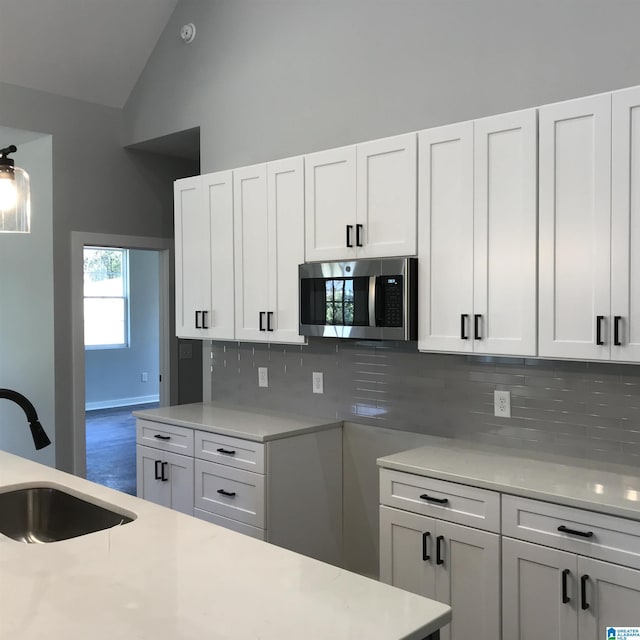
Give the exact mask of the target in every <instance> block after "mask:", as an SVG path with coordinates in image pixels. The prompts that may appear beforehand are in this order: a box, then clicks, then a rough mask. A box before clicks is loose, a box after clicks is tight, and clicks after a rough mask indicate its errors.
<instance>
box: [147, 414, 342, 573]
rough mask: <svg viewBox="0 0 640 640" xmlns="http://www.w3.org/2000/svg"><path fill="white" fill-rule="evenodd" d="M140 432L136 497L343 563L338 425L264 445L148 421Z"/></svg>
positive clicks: (307, 553) (278, 439)
mask: <svg viewBox="0 0 640 640" xmlns="http://www.w3.org/2000/svg"><path fill="white" fill-rule="evenodd" d="M256 419H259V418H256ZM136 428H137V442H138V445H137V452H138V469H137V473H138V497H140V498H144V499H146V500H150V501H151V502H156V503H157V504H161V505H163V506H166V507H170V508H172V509H176V510H179V511H182V512H184V513H188V514H190V515H194V516H195V517H197V518H200V519H201V520H206V521H208V522H212V523H214V524H217V525H220V526H223V527H226V528H228V529H232V530H233V531H237V532H239V533H244V534H246V535H250V536H252V537H254V538H258V539H260V540H265V541H267V542H271V543H273V544H276V545H278V546H281V547H284V548H286V549H290V550H292V551H296V552H298V553H302V554H304V555H307V556H310V557H312V558H316V559H318V560H322V561H324V562H329V563H331V564H334V565H337V566H341V565H342V428H341V427H335V428H330V429H326V430H323V431H317V432H312V433H298V434H294V435H291V436H284V437H280V438H277V439H274V440H269V441H267V442H265V443H261V442H255V441H252V440H245V439H244V438H236V437H232V436H228V435H220V434H218V433H215V432H211V431H202V430H198V429H191V428H187V427H183V426H179V425H173V424H167V423H161V422H155V421H153V420H147V419H138V420H137V426H136ZM149 444H151V445H152V446H148V445H149ZM175 450H180V451H181V452H182V453H180V454H178V453H174V451H175ZM183 454H184V455H183Z"/></svg>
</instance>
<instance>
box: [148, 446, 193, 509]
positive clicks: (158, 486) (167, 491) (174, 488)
mask: <svg viewBox="0 0 640 640" xmlns="http://www.w3.org/2000/svg"><path fill="white" fill-rule="evenodd" d="M136 464H137V469H136V474H137V495H138V497H139V498H144V499H145V500H149V501H150V502H155V503H156V504H160V505H162V506H163V507H169V508H171V509H175V510H176V511H181V512H182V513H187V514H189V515H193V458H192V457H190V456H182V455H180V454H178V453H168V452H167V451H160V450H159V449H153V448H151V447H145V446H142V445H137V446H136Z"/></svg>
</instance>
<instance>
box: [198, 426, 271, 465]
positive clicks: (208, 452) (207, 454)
mask: <svg viewBox="0 0 640 640" xmlns="http://www.w3.org/2000/svg"><path fill="white" fill-rule="evenodd" d="M195 457H196V458H201V459H202V460H209V461H210V462H217V463H218V464H224V465H227V466H229V467H236V468H237V469H244V470H245V471H253V472H254V473H264V472H265V464H264V445H263V444H261V443H260V442H252V441H251V440H242V439H240V438H230V437H229V436H221V435H218V434H217V433H209V432H208V431H196V432H195Z"/></svg>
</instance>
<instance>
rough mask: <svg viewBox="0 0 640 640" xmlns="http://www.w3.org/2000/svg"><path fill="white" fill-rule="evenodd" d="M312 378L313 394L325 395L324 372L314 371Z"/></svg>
mask: <svg viewBox="0 0 640 640" xmlns="http://www.w3.org/2000/svg"><path fill="white" fill-rule="evenodd" d="M312 376H313V377H312V379H313V393H324V375H323V374H322V371H314V372H313V374H312Z"/></svg>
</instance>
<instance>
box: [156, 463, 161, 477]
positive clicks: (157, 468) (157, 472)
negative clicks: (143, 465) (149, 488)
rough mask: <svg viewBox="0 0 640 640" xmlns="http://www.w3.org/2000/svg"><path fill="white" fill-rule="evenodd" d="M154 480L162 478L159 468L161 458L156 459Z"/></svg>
mask: <svg viewBox="0 0 640 640" xmlns="http://www.w3.org/2000/svg"><path fill="white" fill-rule="evenodd" d="M155 464H156V470H155V471H156V480H162V475H161V474H160V469H161V465H162V460H156V463H155Z"/></svg>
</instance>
